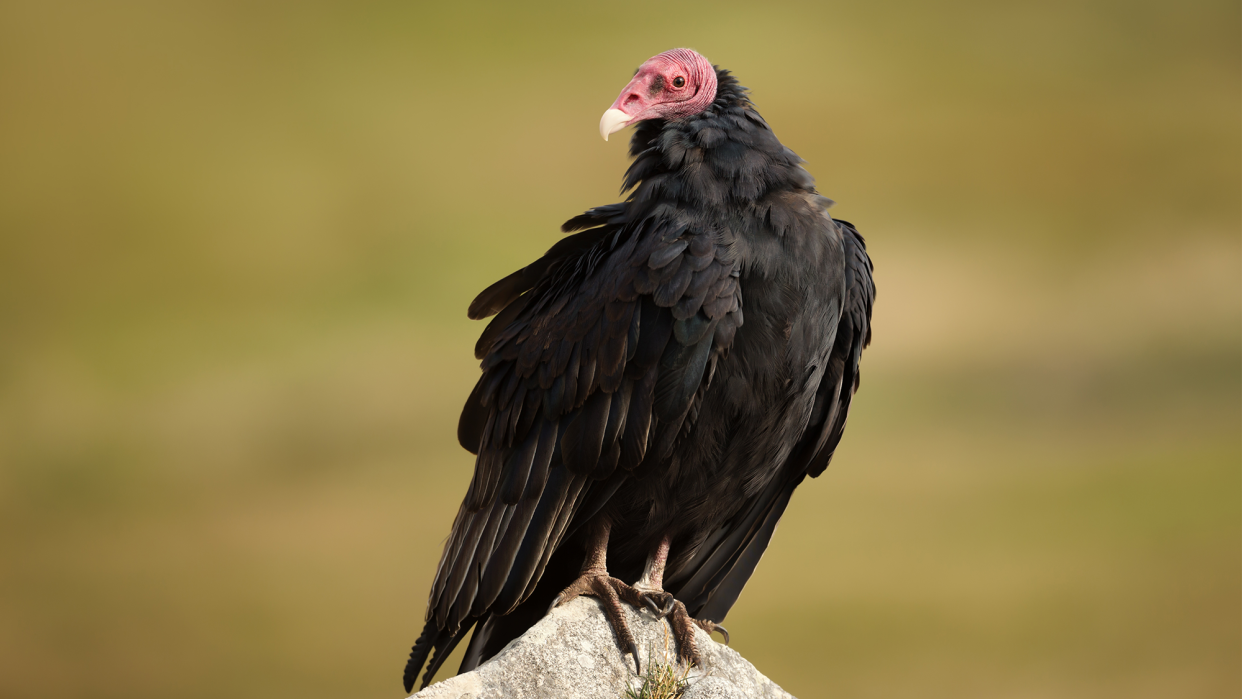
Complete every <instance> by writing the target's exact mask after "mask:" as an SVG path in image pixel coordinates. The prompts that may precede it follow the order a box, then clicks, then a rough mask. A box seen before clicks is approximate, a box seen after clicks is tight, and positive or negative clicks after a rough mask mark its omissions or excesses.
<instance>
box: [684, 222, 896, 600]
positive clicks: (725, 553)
mask: <svg viewBox="0 0 1242 699" xmlns="http://www.w3.org/2000/svg"><path fill="white" fill-rule="evenodd" d="M836 224H837V228H838V230H839V231H840V232H841V236H842V240H843V246H844V252H845V267H846V296H845V299H844V300H843V304H842V307H843V312H842V314H841V320H840V322H839V323H838V326H837V335H836V340H835V341H834V344H833V347H832V352H831V353H830V355H829V359H828V367H827V369H826V370H825V372H824V377H823V379H822V380H821V382H820V386H819V389H818V392H817V393H816V397H815V404H814V407H813V409H812V412H811V420H810V422H809V423H808V427H807V430H806V432H805V433H804V434H803V436H802V439H801V440H800V441H799V443H798V445H797V447H795V449H794V450H793V451H792V452H791V455H790V457H789V459H788V460H787V461H786V462H785V464H784V465H782V467H781V476H780V477H778V478H775V479H773V481H772V483H770V484H769V485H768V487H767V489H765V490H764V491H763V492H761V493H760V494H759V495H757V496H755V497H754V498H752V499H751V501H750V502H749V503H747V506H746V507H744V508H743V510H742V514H740V515H739V516H738V517H736V518H734V519H733V520H732V521H731V522H730V523H729V524H728V525H726V526H725V527H724V528H722V529H721V530H719V531H717V532H714V533H713V535H712V536H711V537H709V538H708V540H707V542H706V543H705V544H704V545H703V546H702V547H701V548H700V550H699V553H698V554H696V556H695V558H694V559H692V560H691V562H690V564H689V565H688V566H687V567H686V569H684V570H683V571H682V572H681V573H679V575H678V577H677V578H675V579H673V580H670V581H669V588H670V591H671V592H673V594H674V595H675V596H676V597H677V598H678V599H680V600H682V601H683V602H684V603H685V604H686V608H687V609H688V611H689V612H690V613H691V615H692V616H694V617H696V618H700V619H710V620H712V621H716V622H719V621H723V620H724V618H725V615H726V614H728V612H729V609H730V608H731V607H732V606H733V603H734V602H735V601H737V597H738V595H739V594H741V591H742V588H743V587H744V586H745V585H746V581H747V580H749V579H750V576H751V573H753V572H754V570H755V566H756V565H758V563H759V559H760V558H761V557H762V556H763V552H764V550H765V549H767V547H768V543H769V542H770V541H771V539H772V533H773V532H774V531H776V525H777V522H779V521H780V518H781V515H782V514H784V512H785V507H786V505H788V504H789V498H790V496H791V495H792V494H793V491H794V488H796V487H797V486H798V484H800V483H801V482H802V480H803V479H804V478H805V477H806V476H808V475H809V476H811V477H815V476H818V475H819V474H821V473H823V471H824V469H825V468H827V467H828V462H829V461H831V460H832V455H833V453H834V452H835V451H836V448H837V445H838V444H839V443H840V441H841V436H842V434H844V432H845V420H846V417H847V416H848V414H849V409H850V400H851V399H852V398H853V397H854V392H855V391H857V390H858V384H859V373H858V364H859V361H860V359H861V357H862V351H863V348H865V347H866V346H867V345H868V344H870V342H871V307H872V305H873V304H874V302H875V283H874V282H873V280H872V277H871V273H872V265H871V259H870V258H869V257H868V256H867V248H866V244H865V243H864V241H863V238H862V236H861V235H859V234H858V231H857V230H856V229H855V228H854V226H853V224H850V223H848V222H846V221H836Z"/></svg>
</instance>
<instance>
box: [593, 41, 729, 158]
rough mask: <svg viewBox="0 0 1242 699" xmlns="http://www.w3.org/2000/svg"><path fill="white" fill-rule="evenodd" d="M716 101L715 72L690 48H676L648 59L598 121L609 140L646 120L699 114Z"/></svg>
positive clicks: (605, 137) (601, 131)
mask: <svg viewBox="0 0 1242 699" xmlns="http://www.w3.org/2000/svg"><path fill="white" fill-rule="evenodd" d="M714 99H716V70H715V69H714V68H712V64H711V63H708V61H707V59H706V58H703V56H701V55H699V53H698V52H696V51H692V50H690V49H673V50H672V51H665V52H664V53H662V54H660V55H658V56H653V57H651V58H649V59H647V62H646V63H644V64H642V65H641V66H639V67H638V70H637V71H636V72H635V73H634V79H633V80H631V81H630V84H629V85H626V86H625V89H624V90H622V91H621V95H620V96H619V97H617V101H616V102H613V103H612V106H611V107H609V109H608V111H606V112H604V116H603V117H601V118H600V120H599V134H600V135H601V136H603V137H604V140H605V141H607V140H608V135H609V134H612V133H616V132H617V131H620V130H621V129H622V128H624V127H625V126H626V125H627V124H632V123H634V122H638V121H643V120H644V119H678V118H680V117H687V116H691V115H694V114H698V113H700V112H702V111H703V110H705V109H707V107H708V105H710V104H711V103H712V100H714Z"/></svg>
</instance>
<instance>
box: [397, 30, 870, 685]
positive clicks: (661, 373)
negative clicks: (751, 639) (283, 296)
mask: <svg viewBox="0 0 1242 699" xmlns="http://www.w3.org/2000/svg"><path fill="white" fill-rule="evenodd" d="M629 125H633V126H634V127H635V128H634V133H633V137H632V139H631V141H630V149H629V153H630V156H631V158H632V159H633V161H632V163H631V165H630V166H629V169H628V170H627V171H626V173H625V176H624V179H623V186H622V193H623V194H625V193H628V194H625V197H624V200H623V201H621V202H618V203H613V204H608V205H604V206H598V207H595V208H592V209H589V210H587V211H586V212H585V213H583V214H581V215H578V216H574V217H573V218H571V219H569V220H568V221H567V222H565V224H564V225H563V226H562V231H563V232H564V233H566V234H569V235H567V236H566V237H564V238H562V239H561V240H560V241H559V242H557V243H556V244H555V245H553V246H552V247H551V249H549V250H548V251H547V253H546V254H544V255H543V256H542V257H540V258H539V259H537V260H535V261H534V262H531V263H530V264H528V265H527V266H525V267H523V268H522V269H519V270H518V271H516V272H514V273H512V274H510V275H509V276H507V277H505V278H503V279H501V280H500V281H497V282H496V283H494V284H492V285H491V286H489V287H487V288H486V289H485V290H483V291H482V292H481V293H480V294H479V295H478V297H477V298H475V299H474V301H473V302H472V303H471V304H470V307H469V311H468V315H469V317H470V318H472V319H476V320H479V319H484V318H488V317H492V316H494V318H492V320H491V321H490V322H489V323H488V325H487V326H486V328H485V329H484V330H483V332H482V334H481V335H480V337H479V340H478V342H477V344H476V345H475V355H476V357H477V358H478V359H479V360H481V376H480V378H479V380H478V382H477V383H476V384H475V386H474V389H473V390H472V391H471V393H470V395H469V397H468V398H467V400H466V405H465V407H464V409H463V411H462V413H461V418H460V420H459V423H458V431H457V437H458V440H459V442H460V443H461V445H462V446H463V447H464V448H465V449H467V450H468V451H470V452H471V453H473V454H475V455H476V460H475V466H474V473H473V476H472V478H471V481H470V484H469V486H468V488H467V491H466V494H465V497H464V499H463V501H462V504H461V507H460V508H459V510H458V512H457V515H456V517H455V519H454V521H453V525H452V530H451V533H450V534H449V536H448V538H447V540H446V542H445V545H444V552H443V555H442V556H441V558H440V562H439V565H438V567H437V569H436V572H435V578H434V581H433V583H432V587H431V592H430V596H429V600H428V605H427V612H426V618H425V625H424V627H423V631H422V633H421V635H420V636H419V638H418V640H417V642H416V643H415V644H414V646H413V649H412V651H411V653H410V656H409V660H408V663H407V664H406V667H405V673H404V686H405V689H406V691H407V692H409V691H411V690H412V689H413V686H414V683H415V681H416V680H417V678H418V674H419V671H420V670H421V669H422V667H423V666H424V664H425V665H426V668H427V669H426V673H425V675H424V678H423V683H422V686H424V687H425V686H427V684H429V683H430V681H431V679H432V678H433V677H434V676H435V673H436V672H437V671H438V670H439V668H440V667H441V665H442V664H443V663H444V661H445V659H446V658H447V657H448V655H449V654H450V653H451V652H452V651H453V650H454V648H456V647H457V646H458V644H459V643H460V642H461V641H462V640H463V639H465V638H466V636H467V635H469V634H470V631H471V630H473V631H474V633H473V635H472V636H470V642H469V644H468V645H467V647H466V650H465V655H464V659H463V661H462V665H461V670H460V671H461V672H467V671H469V670H471V669H473V668H475V667H477V666H478V665H479V664H480V663H481V662H483V661H485V660H487V659H488V658H490V657H492V656H493V655H495V654H496V653H497V652H499V651H500V650H501V649H502V648H503V647H504V646H505V645H506V644H508V643H509V642H510V641H511V640H513V639H515V638H517V637H518V636H520V635H522V634H523V633H524V632H525V631H526V630H527V629H529V628H530V627H531V626H532V625H533V624H535V623H536V622H537V621H538V620H539V619H540V618H542V617H543V616H544V615H545V614H546V613H548V612H549V611H550V610H551V609H552V608H554V607H556V606H559V605H562V604H565V603H567V602H568V601H570V600H572V599H574V598H576V597H579V596H581V595H590V596H593V597H596V598H598V601H599V603H600V605H601V607H602V609H603V612H604V614H605V616H606V617H607V620H608V622H609V624H610V625H611V628H612V630H613V632H614V634H615V636H616V641H617V645H618V649H619V651H620V652H621V654H622V655H623V656H624V655H631V656H632V658H633V661H634V667H635V671H636V672H638V673H639V674H641V664H640V661H639V659H638V650H637V648H636V645H635V641H634V636H633V634H632V633H631V632H630V630H629V627H628V622H627V621H626V615H625V613H624V608H623V606H622V605H624V604H629V605H632V606H634V607H635V608H638V609H649V610H651V612H653V613H655V614H656V615H658V616H660V617H663V618H666V619H668V621H669V624H670V627H671V628H672V631H673V636H674V639H675V642H676V644H677V653H678V657H679V658H680V659H681V660H683V661H685V662H689V663H697V662H698V661H699V660H700V657H701V654H700V651H699V649H698V647H697V646H696V641H695V628H696V627H697V628H701V629H703V630H705V631H707V632H708V633H709V634H710V633H713V632H719V633H720V634H721V636H722V637H723V638H724V640H725V642H726V643H727V642H728V640H729V638H728V631H727V630H726V629H725V628H724V627H723V626H721V622H722V621H724V619H725V615H726V614H727V613H728V612H729V610H730V608H731V607H732V606H733V604H734V602H735V601H736V600H737V598H738V595H739V594H740V593H741V591H742V588H743V586H744V585H745V584H746V582H747V580H748V579H749V578H750V576H751V574H752V573H753V572H754V570H755V566H756V565H757V564H758V562H759V559H760V557H761V556H762V554H763V552H764V550H765V549H766V548H767V546H768V544H769V542H770V541H771V538H772V535H773V532H774V530H775V528H776V525H777V522H778V521H779V520H780V518H781V515H782V514H783V513H784V511H785V509H786V506H787V505H788V504H789V501H790V496H791V495H792V493H793V491H794V489H795V488H796V487H797V486H798V485H799V484H801V483H802V482H803V481H804V480H805V479H806V477H807V476H810V477H816V476H818V475H820V474H821V473H822V472H823V471H824V469H825V468H826V467H827V465H828V462H829V461H830V460H831V459H832V456H833V453H834V452H835V450H836V449H837V446H838V444H839V442H840V440H841V436H842V434H843V432H844V429H845V423H846V417H847V415H848V413H849V409H850V404H851V401H852V399H853V397H854V395H855V392H856V391H857V389H858V386H859V362H860V358H861V355H862V351H863V349H864V348H865V347H867V346H868V344H869V343H870V341H871V310H872V306H873V304H874V301H875V284H874V281H873V279H872V271H873V267H872V263H871V259H870V257H869V256H868V254H867V250H866V244H865V242H864V240H863V238H862V236H861V235H860V234H859V233H858V231H857V229H856V228H855V227H854V225H853V224H851V223H848V222H846V221H843V220H840V219H834V218H833V217H832V216H830V215H829V213H828V209H829V207H830V206H832V204H833V202H832V201H831V200H830V199H828V198H826V197H824V196H822V195H821V194H819V192H818V191H817V190H816V188H815V180H814V178H812V177H811V175H810V174H809V173H808V172H807V171H806V169H804V168H803V163H804V161H803V160H802V159H801V158H799V157H798V156H797V155H796V154H795V153H794V152H793V151H792V150H790V149H789V148H787V147H785V146H784V145H782V144H781V142H780V141H779V140H778V139H777V138H776V135H775V134H774V133H773V131H772V129H771V127H770V126H769V125H768V123H767V121H765V120H764V118H763V117H762V116H760V114H759V112H758V111H757V110H756V108H755V105H754V104H753V102H752V101H751V99H750V97H749V92H748V90H747V88H744V87H742V86H741V85H740V84H739V82H738V80H737V78H736V77H735V76H733V74H732V73H730V72H729V71H727V70H724V69H721V68H719V67H717V66H715V65H713V64H711V63H710V62H709V61H708V60H707V59H706V58H704V57H703V56H702V55H701V54H699V53H698V52H696V51H694V50H691V49H673V50H670V51H666V52H664V53H661V54H659V55H657V56H654V57H652V58H650V59H648V60H647V61H645V62H644V63H643V64H642V65H641V66H640V67H639V68H638V70H637V71H636V72H635V73H634V76H633V78H632V79H631V80H630V81H629V83H628V84H627V85H626V86H625V88H624V89H623V90H622V91H621V93H620V95H619V96H618V97H617V99H616V101H615V102H613V104H612V106H611V107H610V108H608V109H607V110H606V111H605V112H604V114H603V117H602V118H601V120H600V124H599V127H600V134H601V135H602V136H603V138H604V140H605V141H607V140H608V137H609V136H610V135H611V134H613V133H616V132H617V131H619V130H621V129H622V128H625V127H626V126H629ZM627 581H628V582H627ZM429 656H430V660H428V658H429Z"/></svg>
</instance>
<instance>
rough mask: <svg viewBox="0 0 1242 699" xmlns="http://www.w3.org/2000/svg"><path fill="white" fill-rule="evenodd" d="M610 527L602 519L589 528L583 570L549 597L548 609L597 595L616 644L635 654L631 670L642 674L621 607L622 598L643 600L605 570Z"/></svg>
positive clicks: (636, 651)
mask: <svg viewBox="0 0 1242 699" xmlns="http://www.w3.org/2000/svg"><path fill="white" fill-rule="evenodd" d="M609 529H610V525H609V524H608V523H604V524H603V525H601V526H599V527H598V528H596V530H595V531H594V532H592V534H591V537H590V540H589V542H588V544H587V554H586V558H585V559H584V560H583V561H582V573H581V574H580V575H579V576H578V579H577V580H574V581H573V583H571V584H570V586H569V587H567V588H565V589H564V590H562V591H561V593H560V594H559V595H557V596H556V598H555V599H553V600H552V606H551V607H549V608H548V611H549V612H550V611H552V610H553V609H555V608H557V607H559V606H561V605H562V604H565V603H566V602H569V601H570V600H573V599H575V598H577V597H580V596H582V595H592V596H594V597H598V598H599V601H600V605H601V606H603V608H604V615H605V616H606V617H608V623H609V625H611V626H612V630H613V632H614V633H616V634H617V645H619V646H620V647H621V652H622V653H629V654H630V655H632V656H634V671H635V672H637V673H638V674H640V675H641V674H642V666H641V661H640V660H639V658H638V644H637V643H636V642H635V641H634V634H632V633H630V625H629V622H627V621H626V620H625V610H624V609H622V608H621V601H622V600H624V601H626V602H629V603H630V604H632V605H634V606H635V607H637V606H639V605H640V604H642V599H641V598H640V596H639V593H638V591H637V590H635V589H634V588H632V587H630V586H629V585H626V584H625V583H624V582H622V581H620V580H618V579H616V578H614V577H612V576H610V575H609V574H608V567H607V556H608V532H609Z"/></svg>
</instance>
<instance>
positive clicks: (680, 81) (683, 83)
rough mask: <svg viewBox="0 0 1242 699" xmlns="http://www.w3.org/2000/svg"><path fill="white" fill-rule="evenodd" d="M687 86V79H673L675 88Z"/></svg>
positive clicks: (678, 77) (679, 77)
mask: <svg viewBox="0 0 1242 699" xmlns="http://www.w3.org/2000/svg"><path fill="white" fill-rule="evenodd" d="M685 86H686V79H685V78H683V77H681V76H680V75H678V76H677V77H675V78H673V87H685Z"/></svg>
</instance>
